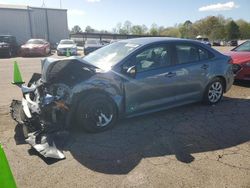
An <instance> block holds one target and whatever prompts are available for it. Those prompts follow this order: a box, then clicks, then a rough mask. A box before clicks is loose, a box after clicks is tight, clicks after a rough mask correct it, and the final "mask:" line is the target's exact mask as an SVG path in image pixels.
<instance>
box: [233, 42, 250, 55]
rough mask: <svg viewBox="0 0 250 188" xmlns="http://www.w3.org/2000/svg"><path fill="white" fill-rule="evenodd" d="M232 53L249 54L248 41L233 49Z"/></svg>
mask: <svg viewBox="0 0 250 188" xmlns="http://www.w3.org/2000/svg"><path fill="white" fill-rule="evenodd" d="M233 51H236V52H250V41H246V42H244V43H243V44H241V45H239V46H238V47H236V48H234V49H233Z"/></svg>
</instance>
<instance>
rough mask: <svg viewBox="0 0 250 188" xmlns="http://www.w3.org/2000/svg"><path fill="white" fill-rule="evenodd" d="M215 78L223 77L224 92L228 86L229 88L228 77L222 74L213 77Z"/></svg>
mask: <svg viewBox="0 0 250 188" xmlns="http://www.w3.org/2000/svg"><path fill="white" fill-rule="evenodd" d="M214 78H219V79H221V81H222V84H223V92H226V88H227V82H226V78H225V77H224V76H222V75H217V76H215V77H213V78H212V79H214Z"/></svg>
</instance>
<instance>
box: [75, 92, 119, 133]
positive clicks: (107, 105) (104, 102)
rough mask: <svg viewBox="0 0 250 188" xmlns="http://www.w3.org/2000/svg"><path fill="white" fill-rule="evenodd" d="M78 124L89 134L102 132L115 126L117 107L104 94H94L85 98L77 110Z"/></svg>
mask: <svg viewBox="0 0 250 188" xmlns="http://www.w3.org/2000/svg"><path fill="white" fill-rule="evenodd" d="M76 113H77V115H76V116H77V124H78V126H79V128H83V129H84V130H86V131H88V132H93V133H96V132H102V131H105V130H107V129H109V128H111V127H113V126H114V125H115V121H116V119H117V110H116V105H115V103H114V102H113V100H112V99H110V98H109V97H107V96H105V95H103V94H93V95H90V96H87V97H86V98H84V99H83V100H82V101H81V102H80V103H79V106H78V109H77V112H76Z"/></svg>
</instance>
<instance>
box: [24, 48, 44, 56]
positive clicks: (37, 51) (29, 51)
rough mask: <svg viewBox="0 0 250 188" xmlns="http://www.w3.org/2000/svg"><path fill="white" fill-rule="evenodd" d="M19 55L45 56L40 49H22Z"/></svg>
mask: <svg viewBox="0 0 250 188" xmlns="http://www.w3.org/2000/svg"><path fill="white" fill-rule="evenodd" d="M21 55H22V56H28V55H46V54H45V52H44V50H42V49H22V50H21Z"/></svg>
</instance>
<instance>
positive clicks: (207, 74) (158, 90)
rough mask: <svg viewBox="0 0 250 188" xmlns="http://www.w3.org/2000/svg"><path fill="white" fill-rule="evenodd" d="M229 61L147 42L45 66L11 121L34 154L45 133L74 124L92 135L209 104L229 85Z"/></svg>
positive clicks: (201, 50) (162, 41)
mask: <svg viewBox="0 0 250 188" xmlns="http://www.w3.org/2000/svg"><path fill="white" fill-rule="evenodd" d="M231 61H232V60H231V58H230V57H228V56H225V55H222V54H221V53H219V52H218V51H216V50H214V49H212V48H210V47H208V46H207V45H205V44H202V43H200V42H198V41H193V40H184V39H174V38H154V37H150V38H138V39H130V40H123V41H119V42H116V43H113V44H110V45H107V46H105V47H103V48H101V49H99V50H97V51H95V52H93V53H91V54H89V55H87V56H85V57H83V58H82V59H81V58H77V57H72V58H66V59H61V60H58V59H51V58H46V59H44V60H43V61H42V71H41V72H42V73H41V74H37V73H36V74H34V75H33V77H32V79H31V81H30V82H29V84H28V86H25V85H22V86H21V88H22V92H23V96H24V97H23V99H22V102H21V103H22V110H21V112H23V113H21V115H22V118H17V117H16V116H17V114H16V112H17V111H18V110H16V109H15V106H17V104H19V103H18V101H13V103H12V112H13V113H12V115H13V117H14V119H16V120H18V119H20V120H19V121H20V122H19V123H22V124H23V125H24V126H25V127H27V128H26V129H25V130H26V131H28V132H29V134H27V135H26V137H27V139H26V141H27V142H28V143H30V144H31V145H32V146H33V147H35V149H37V150H39V148H36V145H37V143H36V142H35V141H34V140H35V139H37V135H40V134H43V135H46V134H48V133H50V132H52V131H51V130H55V129H66V128H69V127H71V126H73V125H76V124H77V125H78V126H80V127H82V128H84V129H85V130H86V131H89V132H99V131H104V130H107V129H108V128H111V127H112V126H114V125H115V122H116V120H117V119H118V118H122V117H131V116H137V115H141V114H145V113H150V112H155V111H159V110H163V109H168V108H172V107H176V106H181V105H184V104H189V103H193V102H197V101H203V102H204V103H206V104H210V105H211V104H216V103H218V102H219V101H220V100H221V98H222V96H223V93H225V92H227V91H228V90H229V89H230V87H231V86H232V84H233V80H234V75H233V72H232V64H231ZM31 133H32V134H31ZM39 147H40V146H39ZM47 153H49V152H47ZM44 156H49V157H53V156H51V155H49V154H47V155H46V154H45V155H44ZM59 156H60V155H59ZM58 158H60V157H58Z"/></svg>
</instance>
